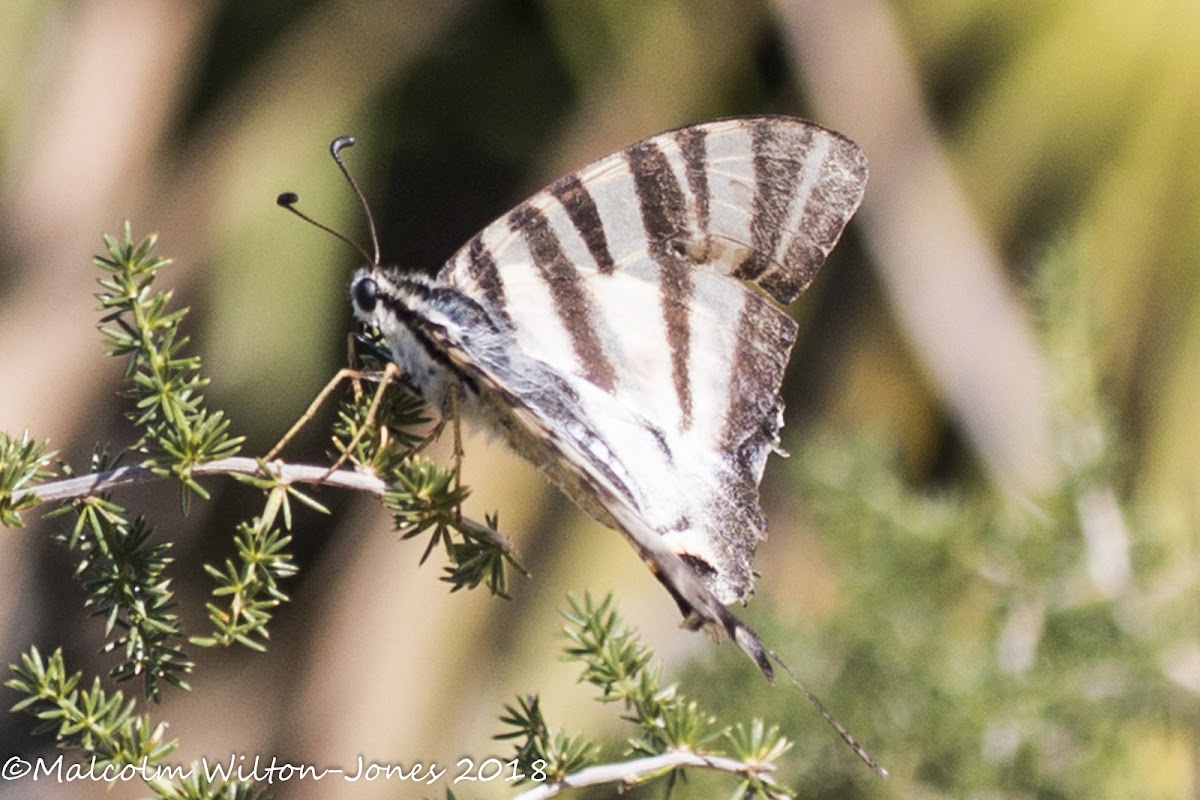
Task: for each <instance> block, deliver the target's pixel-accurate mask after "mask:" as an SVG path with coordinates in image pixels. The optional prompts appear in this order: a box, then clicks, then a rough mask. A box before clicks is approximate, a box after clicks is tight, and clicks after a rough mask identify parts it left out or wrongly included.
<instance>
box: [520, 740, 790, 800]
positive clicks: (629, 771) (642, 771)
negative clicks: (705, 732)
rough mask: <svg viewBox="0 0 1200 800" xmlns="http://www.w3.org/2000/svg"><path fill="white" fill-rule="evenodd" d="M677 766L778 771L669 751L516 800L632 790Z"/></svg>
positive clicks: (576, 776)
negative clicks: (611, 788) (590, 789)
mask: <svg viewBox="0 0 1200 800" xmlns="http://www.w3.org/2000/svg"><path fill="white" fill-rule="evenodd" d="M677 767H699V768H702V769H715V770H719V771H721V772H731V773H733V774H735V775H745V776H746V777H757V776H759V775H763V774H770V773H773V772H774V771H775V765H774V764H773V763H771V762H769V761H764V762H753V761H738V760H737V759H736V758H728V757H726V756H706V755H701V754H699V753H693V752H691V751H689V750H668V751H667V752H666V753H663V754H662V755H660V756H650V757H649V758H638V759H634V760H633V761H622V762H620V763H617V764H601V765H599V766H595V767H588V768H586V769H581V770H579V772H576V773H573V774H571V775H567V776H566V777H565V778H563V779H562V780H559V781H555V782H554V783H544V784H542V785H541V786H537V787H534V788H533V789H530V790H528V791H526V792H522V793H521V794H519V795H517V796H516V797H514V798H513V800H541V798H544V797H553V796H554V795H556V794H558V793H559V792H561V791H563V790H564V789H578V788H579V787H581V786H596V785H599V784H602V783H621V784H623V785H624V786H625V787H626V788H628V787H631V786H633V785H634V784H636V783H638V782H639V781H641V780H642V779H644V778H647V777H650V776H651V775H654V774H655V773H658V772H662V771H663V770H667V769H675V768H677ZM781 796H782V795H781Z"/></svg>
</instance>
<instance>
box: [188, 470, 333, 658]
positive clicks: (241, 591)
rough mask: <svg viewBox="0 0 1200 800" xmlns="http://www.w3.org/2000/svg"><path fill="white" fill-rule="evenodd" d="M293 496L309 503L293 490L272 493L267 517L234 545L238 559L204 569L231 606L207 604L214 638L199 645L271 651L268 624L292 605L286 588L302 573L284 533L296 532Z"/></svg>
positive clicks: (243, 530)
mask: <svg viewBox="0 0 1200 800" xmlns="http://www.w3.org/2000/svg"><path fill="white" fill-rule="evenodd" d="M255 482H257V483H262V484H266V483H270V482H269V481H255ZM293 495H294V496H296V497H299V498H304V495H303V494H301V493H300V492H298V491H296V490H295V489H293V488H292V487H290V486H283V485H279V484H277V485H274V486H271V487H270V488H269V489H268V490H267V506H266V508H265V509H264V510H263V513H262V514H260V515H259V516H257V517H255V518H254V520H253V521H252V522H243V523H240V524H239V525H238V527H237V535H236V536H235V537H234V540H233V544H234V547H235V548H236V552H237V558H236V559H233V558H227V559H225V567H224V569H223V570H222V569H217V568H216V567H214V566H212V565H211V564H205V565H204V569H205V571H206V572H207V573H208V574H209V576H210V577H212V578H213V579H214V580H215V581H216V582H217V588H215V589H213V596H214V597H228V598H229V605H228V606H227V607H222V606H218V605H217V604H216V603H212V602H210V603H208V604H207V606H206V607H207V609H208V618H209V620H211V621H212V624H213V630H214V635H213V636H207V637H195V638H193V639H192V642H193V643H195V644H198V645H201V646H203V647H212V646H214V645H223V646H226V645H230V644H232V643H233V642H238V643H240V644H243V645H245V646H246V647H249V648H252V649H254V650H265V649H266V647H265V645H264V644H263V643H264V642H265V641H266V640H267V639H268V638H269V635H268V633H267V624H268V623H269V622H270V621H271V616H272V611H273V610H274V609H275V608H276V607H277V606H279V605H280V604H281V603H286V602H287V601H288V596H287V595H286V594H284V592H283V590H282V589H281V588H280V583H281V582H282V581H283V580H285V579H286V578H290V577H292V576H293V575H295V574H296V572H297V567H296V564H295V560H294V559H293V557H292V553H291V551H290V550H289V549H288V547H289V546H290V545H291V543H292V537H291V536H289V535H288V534H286V533H284V531H285V530H289V529H290V528H291V527H292V519H291V506H290V504H289V497H291V496H293ZM305 499H307V498H305ZM310 502H311V501H310ZM280 515H282V517H283V526H282V528H281V527H280V526H279V524H278V521H279V517H280ZM260 640H261V641H260Z"/></svg>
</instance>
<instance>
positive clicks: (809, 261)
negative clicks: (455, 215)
mask: <svg viewBox="0 0 1200 800" xmlns="http://www.w3.org/2000/svg"><path fill="white" fill-rule="evenodd" d="M866 174H867V165H866V160H865V158H864V157H863V155H862V153H861V151H860V150H859V149H858V147H857V146H856V145H854V144H853V143H852V142H850V141H849V140H848V139H846V138H844V137H842V136H840V135H839V134H836V133H833V132H831V131H828V130H826V129H824V128H821V127H819V126H816V125H813V124H811V123H807V122H804V121H801V120H796V119H791V118H786V117H755V118H736V119H728V120H722V121H717V122H712V123H706V124H702V125H696V126H692V127H686V128H681V129H679V130H676V131H672V132H669V133H665V134H661V135H659V136H655V137H653V138H650V139H647V140H645V141H643V142H640V143H638V144H635V145H633V146H631V147H629V148H627V149H625V150H623V151H620V152H618V153H615V154H613V155H610V156H608V157H606V158H603V159H601V160H599V161H597V162H595V163H593V164H591V165H590V166H588V167H585V168H584V169H582V170H580V171H578V172H576V173H574V174H572V175H568V176H566V177H564V178H562V179H560V180H558V181H557V182H555V183H554V184H552V185H551V186H549V187H548V188H546V189H545V190H543V191H541V192H539V193H538V194H536V195H534V196H533V197H532V198H531V199H530V200H529V201H527V202H526V203H524V204H522V205H521V206H519V207H518V208H516V209H514V210H513V211H512V212H510V213H508V214H506V215H505V216H503V217H501V218H500V219H498V220H497V221H496V222H494V223H493V224H492V225H490V226H488V227H487V228H486V229H484V230H483V231H482V232H481V233H480V234H479V235H477V236H476V237H475V238H474V239H472V240H471V241H470V242H468V243H467V245H465V246H464V247H463V248H462V249H461V250H460V251H459V252H458V253H457V254H456V255H455V256H454V257H453V258H452V259H451V260H450V261H449V262H447V264H446V265H445V267H444V268H443V269H442V271H441V272H440V273H439V275H438V279H439V280H440V281H442V282H444V283H446V284H449V285H452V286H454V287H456V288H458V289H459V290H460V291H462V292H463V293H464V294H466V295H467V296H469V297H470V298H471V299H473V300H474V301H476V302H477V303H479V304H480V305H481V306H482V307H483V308H484V309H485V310H486V312H487V314H488V315H489V316H490V317H491V318H492V319H494V320H495V321H496V322H497V323H498V324H500V325H502V326H505V327H506V328H507V329H508V330H509V331H511V334H512V336H513V337H515V341H516V344H517V349H518V350H519V351H520V352H521V353H523V354H524V355H525V356H528V357H529V358H530V359H532V360H534V361H536V362H538V363H539V364H544V365H545V366H546V367H547V368H548V369H549V370H550V371H551V372H552V373H553V374H554V375H556V376H558V379H560V380H561V381H562V382H563V384H564V386H565V388H566V389H568V390H569V392H570V395H571V396H572V397H573V398H574V403H575V406H574V408H571V409H567V408H562V407H560V406H561V404H550V405H544V406H543V407H538V404H537V403H530V402H528V397H527V396H526V395H528V394H529V393H528V392H524V393H523V392H522V391H521V390H520V387H521V386H522V384H521V383H519V382H518V383H517V384H515V385H514V384H511V383H508V382H507V381H511V380H514V378H513V376H511V375H510V376H508V377H504V376H498V375H492V376H490V378H488V379H487V380H486V381H485V382H487V383H488V384H489V385H492V386H493V388H494V389H496V390H499V391H501V392H502V393H507V394H508V395H509V397H508V398H507V400H506V402H508V403H511V404H512V405H511V406H510V407H513V408H517V409H520V408H522V406H524V408H525V409H526V410H525V411H518V412H514V419H513V420H512V421H510V424H511V425H513V426H516V428H517V429H518V430H516V431H515V432H514V431H509V439H510V441H512V442H513V444H514V447H516V449H518V451H524V454H525V455H526V456H527V457H529V458H530V459H531V460H533V461H534V463H537V464H538V465H539V466H543V467H545V466H546V465H548V464H550V462H551V461H552V460H554V459H561V460H563V461H565V462H567V463H569V464H570V465H571V470H570V473H571V474H570V475H566V476H559V478H558V479H557V482H558V483H559V484H560V485H561V486H562V488H563V489H564V490H565V491H566V492H567V494H569V495H570V496H571V497H572V498H573V499H575V500H576V502H578V503H579V504H580V505H581V506H583V507H584V508H585V510H587V511H589V513H591V514H592V515H593V516H595V517H597V518H598V519H600V520H602V521H604V522H606V523H608V524H610V525H613V526H614V527H617V528H619V529H621V530H622V531H623V532H624V533H625V534H626V535H627V536H628V537H629V538H630V539H631V540H632V541H633V542H634V544H635V546H637V547H638V549H639V551H641V552H642V554H643V556H644V557H646V558H647V559H648V560H649V561H650V563H652V564H653V565H656V572H657V573H658V575H659V577H660V578H661V579H663V580H664V583H667V585H668V588H671V589H672V592H673V593H674V594H675V595H676V599H677V600H678V599H680V595H684V597H685V598H686V600H687V603H688V604H689V605H690V606H691V607H692V608H693V609H694V610H698V609H696V606H697V604H698V603H700V602H701V601H700V600H699V599H697V598H698V595H697V593H696V592H694V591H690V590H689V591H686V592H685V591H683V590H682V589H681V588H680V586H679V584H680V583H681V582H682V581H684V580H685V578H686V577H687V576H688V575H690V576H692V577H698V578H699V579H700V581H701V582H702V583H703V585H704V587H705V588H706V589H707V590H708V591H709V592H710V593H711V595H715V597H716V598H718V599H719V600H720V601H721V603H730V602H734V601H736V600H745V599H746V598H748V596H749V595H750V593H751V591H752V588H753V572H752V569H751V560H752V558H753V555H754V549H755V547H756V545H757V543H758V541H759V540H760V539H761V538H763V537H764V536H765V533H766V524H765V520H764V518H763V515H762V512H761V510H760V508H759V502H758V485H759V482H760V481H761V478H762V472H763V467H764V465H765V462H766V457H767V454H768V453H769V452H770V451H771V450H772V449H773V448H774V447H776V446H777V443H778V431H779V428H780V426H781V425H782V416H781V415H782V407H783V404H782V401H781V399H780V397H779V387H780V384H781V381H782V377H783V371H784V368H785V367H786V364H787V360H788V355H789V353H790V350H791V346H792V343H793V341H794V338H795V333H796V326H795V324H794V323H793V322H792V320H791V319H790V318H789V317H788V316H787V315H786V314H785V313H784V312H783V311H782V310H781V309H780V307H779V306H778V305H777V304H776V303H789V302H791V301H792V300H794V299H795V298H796V296H798V295H799V293H800V292H801V291H803V289H804V288H805V287H806V286H807V285H808V284H809V282H810V281H811V280H812V277H813V275H814V274H815V272H816V270H817V269H818V268H819V266H820V265H821V263H822V262H823V261H824V259H825V256H826V255H827V254H828V252H829V251H830V249H832V247H833V246H834V244H835V243H836V241H837V239H838V237H839V236H840V235H841V232H842V229H843V227H844V226H845V224H846V222H847V221H848V220H849V218H850V216H851V215H852V214H853V213H854V211H855V209H856V208H857V207H858V204H859V201H860V200H861V197H862V192H863V187H864V184H865V181H866ZM759 290H762V291H759ZM764 293H765V294H764ZM768 296H769V297H770V298H772V299H773V300H774V301H775V302H772V299H768ZM476 357H477V356H474V355H472V354H470V353H464V354H463V358H464V366H465V365H466V363H467V362H470V361H471V360H472V359H473V358H476ZM568 427H582V428H583V429H584V430H585V432H590V433H589V435H591V436H593V437H595V438H594V439H593V440H592V441H590V442H588V441H587V440H581V439H580V438H579V437H574V436H572V435H570V432H569V431H568V430H567V429H568ZM527 436H528V437H533V438H536V437H549V439H551V440H558V441H559V442H560V445H559V446H560V447H561V448H562V450H561V451H559V452H554V453H541V452H536V451H537V448H536V447H534V446H532V445H530V444H529V443H523V442H521V441H519V440H520V439H523V438H525V437H527ZM603 480H608V481H609V482H610V483H611V482H615V483H617V484H619V485H620V486H619V487H618V488H615V489H614V490H613V491H612V492H604V493H601V495H600V496H598V497H597V496H594V495H592V494H589V492H588V491H587V486H588V485H589V483H595V482H602V481H603ZM614 498H618V499H619V502H618V500H617V499H614ZM668 554H672V555H674V556H676V558H675V559H674V560H671V559H668V558H667V555H668ZM680 563H682V564H685V565H686V567H687V571H686V573H683V572H680V571H679V569H678V568H677V567H678V565H679V564H680ZM672 582H673V583H675V584H676V585H675V586H674V588H672V585H671V584H672ZM681 605H682V603H681ZM722 610H723V609H722ZM704 616H707V617H711V618H713V619H710V620H709V621H716V618H717V617H719V612H717V611H715V610H711V611H709V612H707V613H706V614H704ZM723 627H728V626H725V625H723ZM731 633H732V631H731Z"/></svg>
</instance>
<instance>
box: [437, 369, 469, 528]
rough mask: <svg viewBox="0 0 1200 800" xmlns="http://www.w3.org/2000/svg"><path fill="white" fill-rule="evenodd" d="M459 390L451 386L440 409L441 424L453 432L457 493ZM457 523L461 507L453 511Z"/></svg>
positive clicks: (459, 475)
mask: <svg viewBox="0 0 1200 800" xmlns="http://www.w3.org/2000/svg"><path fill="white" fill-rule="evenodd" d="M459 400H460V397H459V388H458V386H457V385H451V386H450V388H449V389H448V390H447V392H446V399H445V401H443V404H442V405H443V408H442V424H445V422H446V421H447V420H448V421H449V422H450V425H451V427H452V429H453V431H454V450H453V459H454V490H455V491H456V492H457V491H458V490H459V488H461V487H462V462H463V455H464V453H463V446H462V422H461V417H460V415H459V413H458V411H459ZM455 513H456V514H457V516H458V519H459V521H461V520H462V506H461V505H460V506H459V507H458V508H457V509H455Z"/></svg>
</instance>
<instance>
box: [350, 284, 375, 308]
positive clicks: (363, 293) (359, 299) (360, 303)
mask: <svg viewBox="0 0 1200 800" xmlns="http://www.w3.org/2000/svg"><path fill="white" fill-rule="evenodd" d="M350 294H351V295H353V297H354V305H355V306H356V307H357V308H358V310H359V311H362V312H363V313H364V314H370V313H371V312H372V311H374V310H375V304H376V303H377V302H378V301H379V284H378V283H376V282H375V281H374V280H373V279H372V278H359V279H358V280H357V281H355V282H354V285H353V286H352V287H350Z"/></svg>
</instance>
